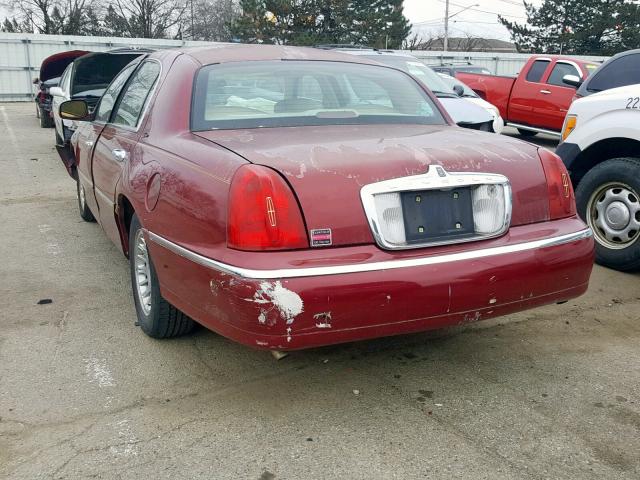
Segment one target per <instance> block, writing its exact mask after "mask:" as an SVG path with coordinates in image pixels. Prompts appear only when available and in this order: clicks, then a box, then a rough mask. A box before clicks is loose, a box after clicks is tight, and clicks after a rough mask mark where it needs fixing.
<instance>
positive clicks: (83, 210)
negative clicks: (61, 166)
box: [76, 180, 96, 222]
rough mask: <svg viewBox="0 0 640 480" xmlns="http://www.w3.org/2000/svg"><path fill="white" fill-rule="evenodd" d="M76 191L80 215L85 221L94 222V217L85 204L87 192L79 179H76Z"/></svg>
mask: <svg viewBox="0 0 640 480" xmlns="http://www.w3.org/2000/svg"><path fill="white" fill-rule="evenodd" d="M76 193H77V194H78V210H80V216H81V217H82V219H83V220H84V221H85V222H95V221H96V219H95V217H94V216H93V213H91V210H90V209H89V206H88V205H87V193H86V192H85V189H84V187H83V186H82V184H81V183H80V181H79V180H76Z"/></svg>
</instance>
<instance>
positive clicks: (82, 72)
mask: <svg viewBox="0 0 640 480" xmlns="http://www.w3.org/2000/svg"><path fill="white" fill-rule="evenodd" d="M140 55H141V54H140V53H132V54H125V53H118V54H102V55H100V54H98V55H90V56H87V57H84V58H81V59H80V60H77V61H76V62H77V63H76V68H75V71H74V73H73V79H72V80H71V95H76V94H80V93H82V92H87V91H97V92H95V93H94V95H96V96H100V95H101V92H100V90H104V89H105V88H107V87H108V86H109V84H110V83H111V80H113V79H114V78H115V76H116V75H117V74H118V73H120V71H121V70H122V69H123V68H124V67H126V66H127V64H129V63H130V62H131V61H132V60H133V59H135V58H137V57H139V56H140Z"/></svg>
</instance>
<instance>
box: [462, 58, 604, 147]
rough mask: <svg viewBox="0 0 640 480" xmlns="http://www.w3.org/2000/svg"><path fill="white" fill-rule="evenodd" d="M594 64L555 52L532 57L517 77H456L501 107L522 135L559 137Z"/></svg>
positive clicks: (474, 75)
mask: <svg viewBox="0 0 640 480" xmlns="http://www.w3.org/2000/svg"><path fill="white" fill-rule="evenodd" d="M596 68H597V65H596V64H594V63H591V62H585V61H584V60H577V59H572V58H567V57H559V56H554V55H548V56H536V55H534V56H532V57H531V58H530V59H529V60H528V61H527V63H526V64H525V66H524V68H523V69H522V70H521V71H520V73H519V74H518V75H517V76H516V77H507V76H499V75H484V74H479V73H466V72H458V73H457V74H456V78H458V79H460V80H461V81H463V82H464V83H466V84H467V85H468V86H469V87H471V88H472V89H473V90H474V91H475V92H476V93H477V94H478V95H480V96H481V97H482V98H483V99H484V100H486V101H487V102H489V103H492V104H493V105H495V106H496V107H498V109H499V110H500V115H501V116H502V118H503V119H504V120H505V122H506V123H507V124H508V125H511V126H512V127H515V128H517V129H518V131H519V132H520V134H521V135H523V136H533V135H535V134H536V133H548V134H551V135H555V136H560V130H561V129H562V123H563V122H564V117H565V116H566V114H567V110H568V109H569V106H570V105H571V102H572V100H573V97H574V95H575V93H576V87H577V86H579V85H580V84H581V83H582V81H584V79H586V78H587V76H588V75H589V74H590V73H591V72H593V71H594V70H595V69H596Z"/></svg>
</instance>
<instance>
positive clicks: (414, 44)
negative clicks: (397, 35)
mask: <svg viewBox="0 0 640 480" xmlns="http://www.w3.org/2000/svg"><path fill="white" fill-rule="evenodd" d="M442 42H443V36H442V35H440V34H433V33H430V34H428V35H420V34H418V33H414V34H413V35H411V36H409V37H408V38H407V39H406V40H405V41H404V42H403V44H402V49H403V50H435V49H441V48H442Z"/></svg>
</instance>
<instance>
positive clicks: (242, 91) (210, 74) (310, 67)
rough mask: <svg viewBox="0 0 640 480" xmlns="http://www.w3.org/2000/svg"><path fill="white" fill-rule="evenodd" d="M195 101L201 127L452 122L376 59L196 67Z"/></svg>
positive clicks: (195, 121)
mask: <svg viewBox="0 0 640 480" xmlns="http://www.w3.org/2000/svg"><path fill="white" fill-rule="evenodd" d="M192 105H193V107H192V111H191V125H192V129H193V130H194V131H201V130H210V129H236V128H258V127H290V126H304V125H343V124H349V125H353V124H355V125H369V124H381V123H386V124H397V123H404V124H407V123H413V124H427V125H433V124H438V125H442V124H445V123H446V122H445V121H444V118H443V117H442V115H441V114H440V112H439V111H438V109H437V107H436V106H435V105H434V103H433V102H432V101H431V99H430V98H429V96H428V95H427V94H425V92H424V91H423V90H422V89H421V88H420V86H419V85H418V84H417V83H416V82H415V81H413V80H412V79H411V78H410V77H409V76H407V75H404V74H402V73H401V72H398V71H395V70H392V69H388V68H384V67H379V66H375V65H363V64H355V63H345V62H327V61H297V60H296V61H252V62H237V63H226V64H221V65H208V66H206V67H203V68H201V69H200V71H199V72H198V74H197V77H196V85H195V89H194V97H193V104H192Z"/></svg>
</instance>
